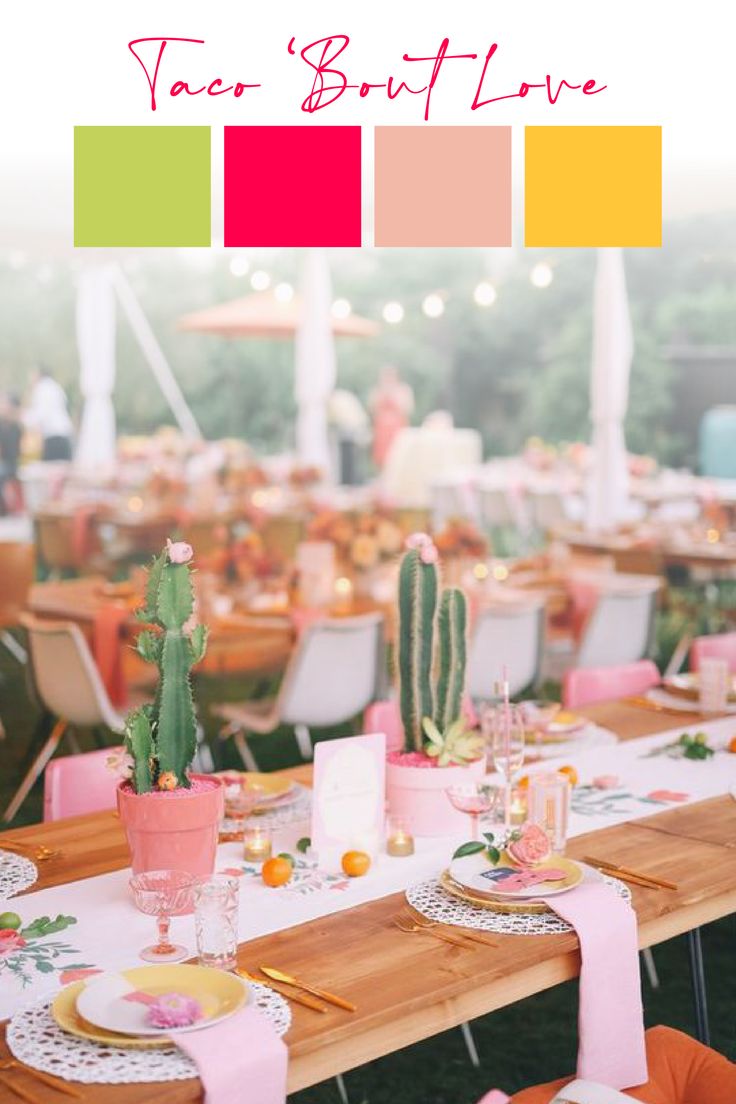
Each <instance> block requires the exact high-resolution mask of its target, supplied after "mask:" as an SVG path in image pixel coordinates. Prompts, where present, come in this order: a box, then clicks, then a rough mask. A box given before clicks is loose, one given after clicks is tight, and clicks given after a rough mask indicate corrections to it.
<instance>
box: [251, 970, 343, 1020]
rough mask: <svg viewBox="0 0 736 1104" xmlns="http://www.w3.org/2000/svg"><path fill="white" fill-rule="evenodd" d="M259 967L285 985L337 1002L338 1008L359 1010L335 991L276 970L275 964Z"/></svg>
mask: <svg viewBox="0 0 736 1104" xmlns="http://www.w3.org/2000/svg"><path fill="white" fill-rule="evenodd" d="M258 968H259V970H260V971H261V973H262V974H265V975H266V977H269V978H272V980H273V981H280V982H282V983H283V984H284V985H293V986H294V987H295V988H296V989H303V990H304V992H305V993H311V994H312V996H313V997H320V998H321V999H322V1000H324V1001H327V1003H328V1004H335V1005H337V1007H338V1008H344V1009H345V1011H346V1012H356V1011H357V1006H356V1005H354V1004H352V1003H351V1002H350V1001H348V1000H345V998H344V997H336V996H335V994H334V993H328V992H327V990H326V989H318V988H317V986H316V985H307V984H306V982H303V981H299V980H298V979H297V978H295V977H292V976H291V974H285V973H283V972H282V971H281V970H276V969H274V967H273V966H259V967H258Z"/></svg>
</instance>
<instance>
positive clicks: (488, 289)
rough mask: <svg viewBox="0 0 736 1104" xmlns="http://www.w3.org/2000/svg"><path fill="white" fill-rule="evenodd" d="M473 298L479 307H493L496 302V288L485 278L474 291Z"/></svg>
mask: <svg viewBox="0 0 736 1104" xmlns="http://www.w3.org/2000/svg"><path fill="white" fill-rule="evenodd" d="M473 298H474V299H475V301H476V303H477V304H478V306H479V307H491V306H493V304H494V303H495V302H496V298H497V295H496V289H495V288H494V286H493V284H489V283H488V281H487V280H483V281H482V282H481V283H480V284H478V286H477V287H476V289H475V291H474V292H473Z"/></svg>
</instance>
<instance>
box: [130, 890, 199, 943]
mask: <svg viewBox="0 0 736 1104" xmlns="http://www.w3.org/2000/svg"><path fill="white" fill-rule="evenodd" d="M196 883H197V879H196V878H194V877H193V876H192V875H191V874H187V873H185V872H184V871H183V870H148V871H146V872H145V873H143V874H134V875H133V877H132V878H131V879H130V883H129V884H130V889H131V892H132V894H133V899H134V901H135V903H136V905H137V907H138V908H139V909H140V911H141V912H145V913H146V914H147V915H148V916H155V917H156V921H157V923H158V943H152V944H151V945H150V946H149V947H144V948H143V950H142V951H141V958H142V959H145V961H146V962H181V960H182V959H183V958H188V957H189V951H188V950H187V948H186V947H184V946H182V945H181V944H180V943H172V942H171V940H170V939H169V927H170V925H171V917H172V916H174V915H176V914H178V913H182V912H188V911H190V910H191V907H192V895H193V892H194V887H195V885H196Z"/></svg>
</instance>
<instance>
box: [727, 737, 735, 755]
mask: <svg viewBox="0 0 736 1104" xmlns="http://www.w3.org/2000/svg"><path fill="white" fill-rule="evenodd" d="M728 750H729V751H731V752H734V753H735V754H736V736H733V737H732V738H731V739H730V741H729V744H728Z"/></svg>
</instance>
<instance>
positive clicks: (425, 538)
mask: <svg viewBox="0 0 736 1104" xmlns="http://www.w3.org/2000/svg"><path fill="white" fill-rule="evenodd" d="M431 543H432V538H431V537H430V536H429V534H428V533H412V534H411V536H410V537H407V538H406V540H405V541H404V546H405V547H406V548H409V549H411V548H426V547H427V545H430V544H431Z"/></svg>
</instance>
